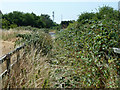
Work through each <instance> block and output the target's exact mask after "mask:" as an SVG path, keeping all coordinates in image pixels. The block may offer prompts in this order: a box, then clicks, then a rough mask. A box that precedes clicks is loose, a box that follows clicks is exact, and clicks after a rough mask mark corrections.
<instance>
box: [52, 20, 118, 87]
mask: <svg viewBox="0 0 120 90" xmlns="http://www.w3.org/2000/svg"><path fill="white" fill-rule="evenodd" d="M85 21H86V22H87V23H85V24H79V23H78V25H77V26H75V28H74V29H69V28H70V27H69V28H68V29H67V30H64V31H62V32H60V33H59V35H57V38H56V40H55V45H56V46H55V53H54V55H56V60H57V62H58V63H57V64H58V65H62V66H63V67H65V66H66V65H67V67H69V70H65V69H63V71H64V70H65V71H64V72H65V73H67V75H66V76H65V73H63V74H62V75H61V78H63V77H64V79H61V78H60V79H59V81H58V79H57V83H56V84H55V87H65V88H69V87H88V88H91V87H92V88H93V87H96V88H111V87H112V88H113V87H114V88H116V87H118V82H119V81H118V78H117V75H118V74H119V70H120V67H119V66H120V65H119V64H120V61H119V60H120V59H119V58H120V57H119V55H118V54H115V53H114V52H113V49H112V48H113V47H117V48H120V32H119V28H118V23H119V22H118V21H116V20H111V21H109V22H108V21H107V20H99V21H96V20H92V19H91V20H85ZM56 53H57V54H56ZM54 57H55V56H54ZM61 58H64V59H61ZM54 64H55V63H54ZM70 68H71V69H72V71H71V69H70ZM60 72H61V71H59V72H56V74H58V73H60ZM54 77H56V76H54ZM66 80H67V81H66Z"/></svg>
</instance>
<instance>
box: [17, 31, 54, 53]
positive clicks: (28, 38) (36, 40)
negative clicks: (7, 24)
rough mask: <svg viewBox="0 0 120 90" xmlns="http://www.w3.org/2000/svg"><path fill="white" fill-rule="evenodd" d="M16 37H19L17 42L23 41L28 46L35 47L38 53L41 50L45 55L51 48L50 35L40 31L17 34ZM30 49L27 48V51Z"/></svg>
mask: <svg viewBox="0 0 120 90" xmlns="http://www.w3.org/2000/svg"><path fill="white" fill-rule="evenodd" d="M17 37H20V38H22V39H20V40H19V41H17V42H16V43H17V44H21V43H25V44H26V45H27V47H28V48H33V49H35V48H36V49H37V51H36V53H39V52H40V51H41V50H42V52H43V54H44V55H47V54H48V53H49V52H50V50H51V49H52V39H51V36H50V35H48V34H46V33H44V32H41V31H37V32H32V33H31V34H18V35H17ZM29 50H30V49H28V51H29Z"/></svg>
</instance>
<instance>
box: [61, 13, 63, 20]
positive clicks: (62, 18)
mask: <svg viewBox="0 0 120 90" xmlns="http://www.w3.org/2000/svg"><path fill="white" fill-rule="evenodd" d="M62 19H63V16H62V14H61V22H62Z"/></svg>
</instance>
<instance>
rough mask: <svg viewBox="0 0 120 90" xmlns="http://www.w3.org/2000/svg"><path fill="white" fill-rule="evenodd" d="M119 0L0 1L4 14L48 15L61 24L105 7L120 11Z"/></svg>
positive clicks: (0, 7)
mask: <svg viewBox="0 0 120 90" xmlns="http://www.w3.org/2000/svg"><path fill="white" fill-rule="evenodd" d="M118 1H119V0H0V9H1V11H2V13H3V14H5V13H9V12H13V11H21V12H24V13H27V12H29V13H32V12H33V13H35V14H36V15H41V14H48V15H50V17H51V19H52V12H53V11H54V13H55V19H54V21H55V22H57V23H60V22H61V21H64V20H77V19H78V16H79V15H80V14H81V13H83V12H97V11H98V8H99V7H102V6H103V5H107V6H111V7H113V8H114V9H117V10H118Z"/></svg>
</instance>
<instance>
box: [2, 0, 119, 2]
mask: <svg viewBox="0 0 120 90" xmlns="http://www.w3.org/2000/svg"><path fill="white" fill-rule="evenodd" d="M118 1H119V0H0V2H118Z"/></svg>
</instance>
